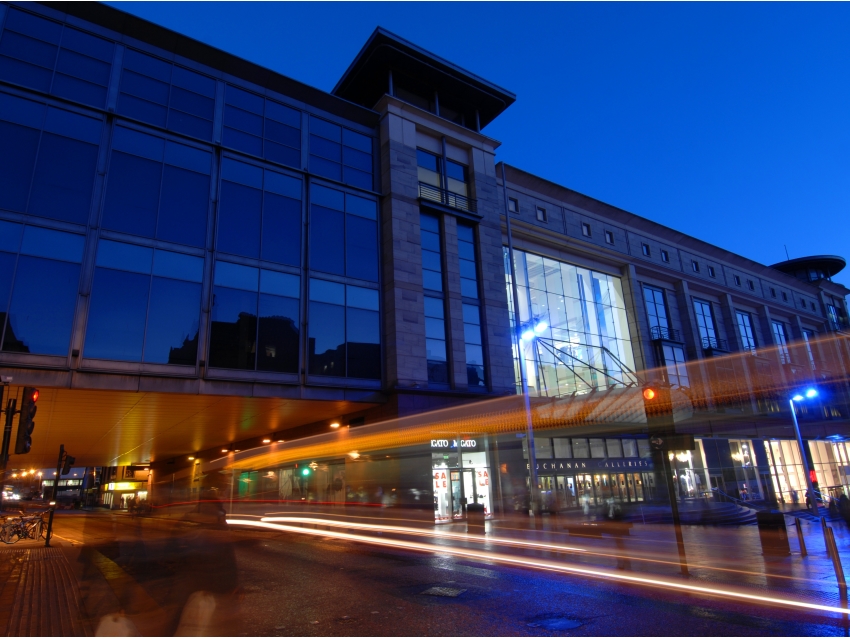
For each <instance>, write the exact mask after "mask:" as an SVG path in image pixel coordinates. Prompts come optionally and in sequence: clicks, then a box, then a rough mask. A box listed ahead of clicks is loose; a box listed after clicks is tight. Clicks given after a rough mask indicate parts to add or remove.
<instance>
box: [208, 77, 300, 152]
mask: <svg viewBox="0 0 850 639" xmlns="http://www.w3.org/2000/svg"><path fill="white" fill-rule="evenodd" d="M224 103H225V106H224V142H223V143H224V145H225V146H228V147H230V148H231V149H237V150H239V151H242V152H243V153H250V154H251V155H256V156H259V157H264V158H266V159H267V160H270V161H272V162H277V163H279V164H286V165H288V166H294V167H296V168H301V112H300V111H297V110H295V109H292V108H290V107H287V106H284V105H282V104H280V103H278V102H274V101H273V100H268V99H266V98H263V97H262V96H259V95H255V94H253V93H249V92H248V91H243V90H242V89H237V88H236V87H234V86H231V85H227V90H226V91H225V93H224Z"/></svg>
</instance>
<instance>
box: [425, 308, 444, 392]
mask: <svg viewBox="0 0 850 639" xmlns="http://www.w3.org/2000/svg"><path fill="white" fill-rule="evenodd" d="M425 352H426V358H427V360H428V381H429V382H433V383H436V384H448V383H449V365H448V360H447V358H446V316H445V311H444V308H443V300H442V299H441V298H438V297H429V296H427V295H426V296H425Z"/></svg>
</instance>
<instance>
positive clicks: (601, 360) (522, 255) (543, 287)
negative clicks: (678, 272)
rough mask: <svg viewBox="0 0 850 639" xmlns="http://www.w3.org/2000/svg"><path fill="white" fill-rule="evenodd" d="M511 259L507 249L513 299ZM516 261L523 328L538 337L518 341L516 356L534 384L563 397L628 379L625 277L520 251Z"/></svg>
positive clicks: (540, 390)
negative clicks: (626, 375)
mask: <svg viewBox="0 0 850 639" xmlns="http://www.w3.org/2000/svg"><path fill="white" fill-rule="evenodd" d="M507 260H508V253H507V249H505V273H506V284H507V287H508V296H509V299H510V296H511V285H510V264H509V263H508V261H507ZM514 260H515V266H516V273H517V290H518V293H519V300H518V301H519V308H520V317H519V324H520V328H522V332H524V333H528V332H529V331H530V332H531V335H534V338H533V339H527V340H526V339H523V340H521V341H520V343H519V345H517V344H516V343H515V344H514V349H515V350H514V357H515V361H516V359H517V358H518V353H519V352H521V353H522V357H521V360H522V365H523V366H525V367H526V370H527V371H528V380H529V384H530V386H531V387H532V388H533V389H534V390H535V391H536V392H538V393H540V394H543V395H548V396H558V395H568V394H572V393H574V392H578V393H585V392H589V391H590V390H591V389H593V388H607V387H608V386H609V385H612V384H617V383H619V382H618V381H615V380H620V381H625V380H623V373H622V371H623V367H628V368H629V369H632V370H633V369H634V362H633V359H632V348H631V340H630V336H629V329H628V321H627V319H626V311H625V306H624V304H623V294H622V289H621V286H620V279H619V278H617V277H613V276H610V275H606V274H604V273H599V272H596V271H591V270H589V269H585V268H581V267H578V266H574V265H572V264H567V263H564V262H558V261H556V260H552V259H549V258H545V257H541V256H538V255H534V254H532V253H526V252H524V251H519V250H515V251H514ZM508 308H509V309H511V308H512V302H511V304H509V307H508ZM511 321H512V322H515V321H516V320H515V318H514V317H513V313H512V312H511ZM514 326H515V324H514ZM514 334H516V333H514ZM517 348H519V350H516V349H517ZM565 362H568V363H569V366H567V365H565ZM618 362H619V363H618Z"/></svg>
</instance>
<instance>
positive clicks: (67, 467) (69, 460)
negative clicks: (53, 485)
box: [61, 455, 77, 475]
mask: <svg viewBox="0 0 850 639" xmlns="http://www.w3.org/2000/svg"><path fill="white" fill-rule="evenodd" d="M75 461H77V458H76V457H71V456H70V455H65V463H63V464H62V473H61V474H62V475H67V474H68V473H70V472H71V467H72V466H73V465H74V462H75Z"/></svg>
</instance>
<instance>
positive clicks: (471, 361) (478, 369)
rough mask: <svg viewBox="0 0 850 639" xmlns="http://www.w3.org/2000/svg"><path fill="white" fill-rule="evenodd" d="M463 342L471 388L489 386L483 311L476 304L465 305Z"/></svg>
mask: <svg viewBox="0 0 850 639" xmlns="http://www.w3.org/2000/svg"><path fill="white" fill-rule="evenodd" d="M463 341H464V345H465V347H466V376H467V380H468V382H469V385H470V386H471V387H475V388H483V387H484V386H486V384H487V378H486V375H485V373H484V347H483V345H482V340H481V309H479V308H478V307H477V306H475V305H474V304H464V305H463Z"/></svg>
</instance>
